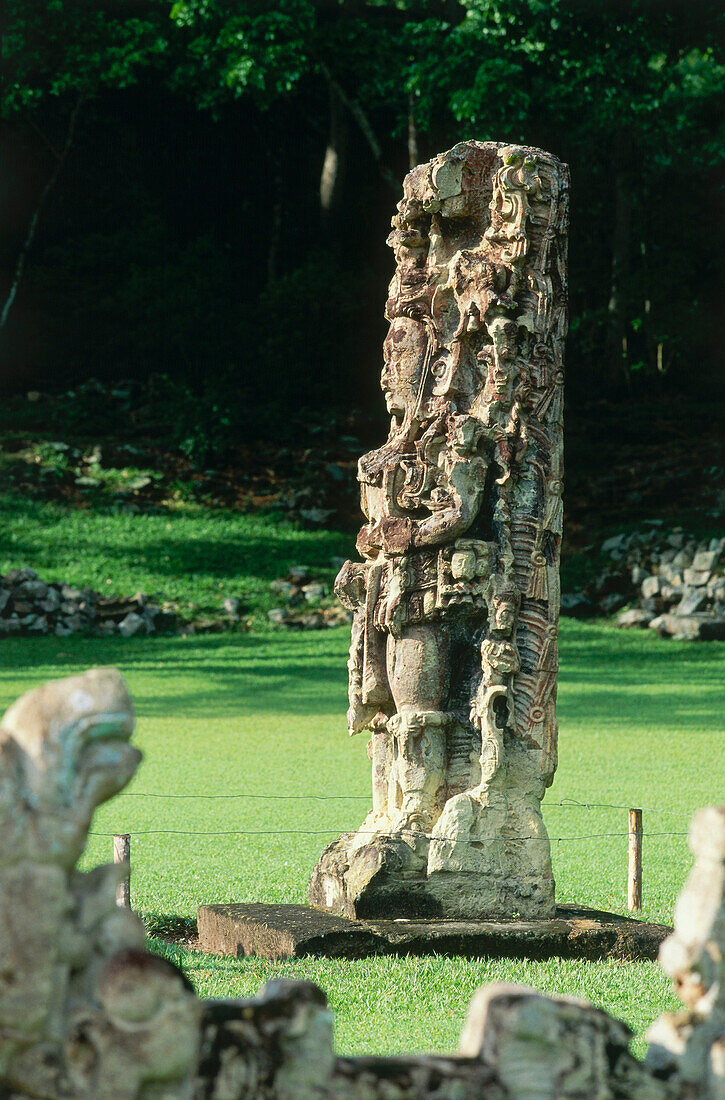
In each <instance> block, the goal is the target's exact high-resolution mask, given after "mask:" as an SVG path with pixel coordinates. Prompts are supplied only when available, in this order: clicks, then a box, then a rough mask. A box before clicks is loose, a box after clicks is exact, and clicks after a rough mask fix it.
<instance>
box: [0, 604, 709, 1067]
mask: <svg viewBox="0 0 725 1100" xmlns="http://www.w3.org/2000/svg"><path fill="white" fill-rule="evenodd" d="M346 647H347V631H346V630H344V629H337V630H333V631H327V632H320V633H308V634H286V633H265V634H246V635H243V634H236V635H215V636H205V637H191V638H145V639H139V640H130V641H125V640H122V639H117V638H114V639H104V640H97V639H56V638H43V639H21V640H12V641H7V640H5V641H2V642H0V667H1V668H2V673H1V674H0V676H1V680H0V703H1V704H2V706H3V707H5V706H6V705H8V704H9V703H10V702H11V701H12V700H13V699H14V698H15V697H16V696H17V695H18V694H19V693H21V692H22V691H25V690H27V689H28V688H30V687H32V686H34V685H35V684H38V683H40V682H42V681H43V680H45V679H47V678H50V677H56V676H62V675H68V674H70V673H73V672H77V671H80V670H82V669H84V668H87V667H89V666H91V665H108V664H113V665H116V666H117V667H119V668H120V669H121V670H122V672H123V674H124V676H125V677H126V679H127V682H128V685H129V687H130V689H131V691H132V693H133V695H134V698H135V700H136V705H137V710H138V731H137V735H136V742H137V744H138V745H139V746H140V747H141V748H142V749H143V751H144V754H145V762H144V764H143V765H142V767H141V769H140V772H139V774H138V776H137V778H136V779H135V780H134V782H133V784H132V786H131V787H130V789H129V791H128V792H126V793H124V794H122V795H120V796H118V797H117V798H116V799H114V800H113V801H112V802H111V803H109V804H108V805H107V806H105V807H103V808H102V809H101V810H100V811H99V813H98V814H97V817H96V820H95V823H94V831H96V832H97V833H99V834H110V833H113V832H129V833H131V835H132V845H133V847H132V861H133V879H132V901H133V905H134V907H135V908H136V909H138V910H139V911H141V912H142V913H144V914H145V915H147V916H148V917H149V918H150V919H151V921H152V922H153V923H154V924H156V925H158V923H159V921H160V920H162V919H167V918H173V917H179V916H181V917H191V916H193V915H194V914H195V912H196V907H197V905H199V904H200V903H204V902H214V901H252V900H254V901H270V902H279V901H286V902H304V901H305V900H306V883H307V879H308V877H309V874H310V871H311V869H312V867H313V865H314V862H315V860H316V858H317V856H318V854H319V852H320V851H321V849H322V848H323V846H324V845H325V844H326V843H327V842H328V840H330V839H332V838H333V837H334V836H336V835H337V834H338V833H339V832H341V831H343V830H347V829H350V828H353V827H355V826H356V825H357V824H358V823H359V822H360V821H361V820H362V818H363V816H364V814H365V812H366V810H367V805H368V789H369V764H368V760H367V756H366V751H365V738H364V736H362V737H358V738H355V739H353V740H350V739H349V738H348V737H347V735H346V732H345V722H344V713H345V706H346V699H345V693H346V669H345V656H346ZM724 655H725V646H723V645H722V644H719V643H695V644H688V643H677V642H666V641H662V640H660V639H658V638H653V637H651V636H650V635H649V633H647V632H643V633H625V632H620V631H617V630H615V629H613V628H611V627H608V626H606V625H601V624H592V625H590V624H581V623H575V622H572V621H571V620H564V622H563V629H562V662H561V663H562V671H561V677H560V684H561V686H560V707H559V715H560V727H561V729H560V763H559V771H558V773H557V778H556V782H555V784H554V787H553V788H552V790H551V791H550V792H549V794H548V796H547V802H546V818H547V824H548V827H549V830H550V834H551V837H552V848H553V858H554V866H555V873H556V879H557V892H558V898H559V900H560V901H561V902H572V903H573V902H576V903H580V904H586V905H590V906H594V907H597V908H605V909H610V910H614V911H618V912H624V911H625V909H626V862H627V839H626V831H627V807H628V806H642V807H644V808H645V809H644V825H645V833H646V836H645V841H644V897H645V909H644V914H643V915H644V916H645V917H647V918H649V919H653V920H659V921H667V922H669V921H670V919H671V914H672V907H673V903H674V900H675V898H676V896H677V892H678V890H679V888H680V887H681V885H682V883H683V882H684V879H685V876H686V874H687V871H688V869H689V866H690V864H691V859H690V856H689V853H688V849H687V846H686V840H685V836H684V835H683V834H684V833H685V831H686V829H687V824H688V819H689V816H690V815H691V813H692V812H693V811H694V810H696V809H697V808H698V807H700V806H702V805H705V804H706V803H712V802H717V801H723V794H724V792H723V775H724V774H725V739H724V738H723V721H722V717H723V712H724V711H725V707H724V706H723V704H724V702H725V687H724V686H723V656H724ZM609 807H612V808H609ZM189 834H193V835H189ZM110 851H111V841H110V837H109V836H108V835H95V836H92V837H91V838H90V842H89V846H88V850H87V855H86V865H93V864H95V863H98V862H102V861H106V860H107V859H108V858H109V856H110ZM155 942H156V944H157V946H158V949H159V950H165V951H166V952H167V953H169V954H171V955H172V956H173V957H174V958H175V959H176V960H177V961H178V962H179V963H180V964H181V965H182V966H183V967H184V969H185V970H186V972H187V973H188V975H189V977H190V978H191V980H192V981H193V982H194V984H195V985H196V987H197V988H198V990H199V992H200V994H202V995H203V996H213V997H242V996H249V995H251V994H253V993H254V992H256V990H257V989H258V988H259V986H260V985H261V984H262V982H263V981H265V980H266V979H267V978H269V977H272V976H282V975H285V976H297V977H305V978H310V979H312V980H314V981H316V982H317V983H318V984H319V985H321V986H322V987H323V988H324V989H325V990H326V992H327V994H328V996H329V998H330V1000H331V1003H332V1005H333V1007H334V1009H335V1012H336V1016H337V1041H338V1047H339V1049H340V1050H341V1051H343V1052H353V1051H359V1052H362V1051H373V1052H394V1051H398V1052H401V1051H404V1050H426V1049H431V1050H433V1049H435V1050H449V1049H452V1048H454V1047H455V1044H456V1041H457V1037H458V1034H459V1032H460V1028H461V1025H462V1022H463V1018H464V1015H465V1011H466V1007H467V1004H468V1002H469V1000H470V997H471V994H472V993H473V991H474V989H475V988H476V987H477V986H478V985H480V984H482V983H485V982H488V981H492V980H509V981H517V982H525V983H527V984H529V985H533V986H535V987H537V988H540V989H542V990H545V991H548V992H557V993H568V994H572V995H579V996H584V997H587V998H588V999H590V1000H591V1001H593V1002H594V1003H596V1004H598V1005H601V1006H602V1007H604V1008H606V1009H608V1010H609V1011H611V1012H613V1013H614V1014H616V1015H618V1016H620V1017H621V1018H623V1019H625V1020H627V1021H628V1022H629V1024H630V1025H631V1026H632V1027H633V1028H634V1029H635V1031H636V1032H640V1033H641V1031H642V1030H643V1029H644V1028H645V1027H646V1026H647V1024H648V1023H650V1022H651V1020H652V1019H653V1018H654V1017H655V1016H657V1015H658V1014H659V1013H660V1012H661V1011H662V1010H663V1009H665V1008H672V1007H675V1006H676V1004H677V1002H676V1000H675V999H674V997H673V996H672V995H671V994H670V992H669V987H668V982H667V980H666V979H665V978H664V976H663V975H662V973H661V971H660V970H659V968H658V966H657V965H656V964H654V963H608V962H601V963H594V964H592V963H583V962H573V961H561V960H553V961H549V962H542V963H535V962H526V961H508V960H495V959H456V958H437V957H424V958H401V959H390V958H376V959H368V960H363V961H355V962H352V961H345V960H338V961H329V960H300V961H297V962H290V963H276V964H271V963H265V962H262V961H260V960H255V959H251V960H231V959H222V960H217V959H213V958H210V957H205V956H201V955H198V954H193V953H187V952H183V951H181V950H179V949H166V948H164V947H163V946H161V945H160V941H155ZM637 1046H638V1048H639V1049H641V1040H640V1042H639V1043H638V1044H637Z"/></svg>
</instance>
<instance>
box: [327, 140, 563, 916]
mask: <svg viewBox="0 0 725 1100" xmlns="http://www.w3.org/2000/svg"><path fill="white" fill-rule="evenodd" d="M568 190H569V175H568V169H567V167H566V165H564V164H562V163H561V162H560V161H558V160H557V159H556V157H553V156H551V154H549V153H545V152H543V151H542V150H540V149H532V148H528V147H524V146H516V145H505V144H502V143H496V142H483V143H482V142H477V141H467V142H463V143H462V144H460V145H457V146H456V147H455V148H454V149H451V150H450V151H449V152H447V153H443V154H441V155H440V156H438V157H436V158H435V159H434V160H432V161H430V162H429V163H428V164H423V165H420V166H419V167H417V168H415V169H413V171H412V172H410V174H409V175H408V176H407V177H406V179H405V184H404V198H403V199H402V201H401V202H400V203H399V204H398V212H397V214H396V216H395V217H394V218H393V223H392V224H393V232H392V233H391V235H390V238H389V240H388V243H389V244H390V245H391V247H392V248H393V251H394V253H395V260H396V270H395V275H394V277H393V281H392V283H391V285H390V291H389V297H388V302H387V305H386V311H385V315H386V317H387V319H388V320H389V321H390V329H389V331H388V335H387V337H386V339H385V344H384V349H383V358H384V366H383V373H382V378H381V382H382V388H383V392H384V394H385V400H386V404H387V407H388V411H389V412H390V415H391V425H390V434H389V436H388V439H387V441H386V442H385V443H384V444H383V446H382V447H380V448H379V449H378V450H376V451H372V452H370V454H366V455H364V456H363V457H362V458H361V459H360V463H359V473H358V477H359V480H360V486H361V497H362V508H363V511H364V513H365V516H366V518H367V523H366V524H365V526H364V527H363V528H362V530H361V531H360V534H359V536H358V541H357V545H358V550H359V551H360V553H361V555H362V558H363V561H362V563H355V562H347V563H346V565H345V566H344V567H343V569H342V571H341V573H340V575H339V577H338V578H337V582H336V591H337V593H338V595H339V596H340V598H341V600H342V602H343V603H344V604H345V606H346V607H348V608H349V609H350V610H352V611H353V612H354V621H353V627H352V643H351V648H350V662H349V669H350V709H349V712H348V724H349V730H350V733H351V734H355V733H358V732H359V731H361V730H364V729H368V730H370V731H371V734H372V736H371V741H370V749H369V751H370V756H371V759H372V772H373V808H372V810H371V812H370V813H369V814H368V816H367V818H366V819H365V821H364V822H363V824H362V826H361V827H360V829H359V831H358V832H357V833H353V834H347V835H345V836H342V837H340V839H339V840H338V841H336V842H335V843H334V844H332V845H330V846H329V848H327V849H326V850H325V852H324V853H323V855H322V857H321V858H320V861H319V863H318V865H317V867H316V869H315V872H314V874H313V876H312V880H311V883H310V901H311V903H312V904H313V905H317V906H319V907H321V908H325V909H329V910H330V911H331V912H334V913H337V914H341V915H344V916H348V917H362V918H368V917H383V916H396V917H406V916H407V917H439V918H440V917H444V918H473V919H487V918H489V919H490V918H511V917H513V916H519V917H521V918H523V919H529V918H532V917H553V915H554V911H555V905H554V879H553V876H552V871H551V858H550V849H549V840H548V837H547V835H546V829H545V828H544V823H543V820H542V817H541V810H540V806H541V800H542V798H543V795H544V791H545V789H546V787H548V786H549V784H550V783H551V781H552V778H553V775H554V770H555V768H556V741H557V727H556V714H555V698H556V675H557V667H558V665H557V630H558V617H559V596H560V593H559V548H560V543H561V532H562V498H561V494H562V476H563V468H562V407H563V399H562V386H563V369H562V368H563V344H564V336H565V333H566V328H567V284H566V243H567V237H566V234H567V218H568Z"/></svg>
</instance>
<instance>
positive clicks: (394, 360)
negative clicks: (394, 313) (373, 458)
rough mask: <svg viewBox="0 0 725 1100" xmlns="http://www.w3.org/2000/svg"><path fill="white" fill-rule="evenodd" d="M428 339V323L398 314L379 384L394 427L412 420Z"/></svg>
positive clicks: (384, 346)
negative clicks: (426, 325) (426, 326)
mask: <svg viewBox="0 0 725 1100" xmlns="http://www.w3.org/2000/svg"><path fill="white" fill-rule="evenodd" d="M427 347H428V338H427V335H426V329H425V325H423V324H422V323H421V322H420V321H414V320H413V319H412V318H410V317H396V318H395V320H394V321H393V322H392V324H391V326H390V329H389V331H388V335H387V336H386V337H385V342H384V344H383V370H382V374H381V376H380V385H381V386H382V389H383V394H384V396H385V404H386V406H387V409H388V412H389V413H390V415H391V417H392V419H393V427H398V426H400V424H401V423H402V422H403V421H404V420H410V419H412V417H413V415H414V413H415V410H416V406H417V404H418V398H419V396H420V386H421V382H422V379H423V368H424V365H425V356H426V350H427Z"/></svg>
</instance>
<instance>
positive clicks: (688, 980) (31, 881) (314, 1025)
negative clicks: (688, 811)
mask: <svg viewBox="0 0 725 1100" xmlns="http://www.w3.org/2000/svg"><path fill="white" fill-rule="evenodd" d="M132 728H133V708H132V705H131V700H130V698H129V696H128V693H127V691H126V689H125V687H124V685H123V682H122V680H121V677H120V676H119V674H118V673H117V672H116V671H115V670H113V669H94V670H92V671H91V672H87V673H85V675H82V676H74V677H70V678H69V679H66V680H59V681H55V682H52V683H49V684H45V685H44V686H42V687H40V688H37V689H35V690H34V691H31V692H29V693H28V694H27V695H24V696H23V697H22V698H21V699H19V700H18V701H17V702H16V703H15V704H14V705H13V706H12V707H11V708H10V709H9V710H8V711H7V713H6V714H5V716H4V718H3V720H2V723H1V724H0V920H1V922H2V929H3V935H2V937H0V1096H2V1098H3V1100H21V1098H22V1100H26V1098H34V1100H483V1098H486V1100H583V1098H587V1100H590V1098H594V1097H601V1098H602V1100H604V1098H605V1097H607V1098H611V1100H723V1097H725V981H724V979H725V807H720V808H718V809H716V808H711V809H707V810H703V811H701V812H700V813H699V814H698V815H697V816H696V817H695V818H694V820H693V823H692V828H691V831H690V844H691V847H692V850H693V852H694V855H695V865H694V868H693V870H692V873H691V875H690V877H689V879H688V881H687V883H686V885H685V888H684V890H683V891H682V894H681V895H680V899H679V901H678V903H677V907H676V910H675V930H674V933H673V935H672V936H670V938H669V939H668V940H666V941H665V943H664V945H663V947H662V950H661V955H660V958H661V963H662V965H663V967H664V969H665V970H666V972H667V973H668V974H669V975H670V976H671V977H672V979H673V981H674V982H675V985H676V988H677V991H678V993H679V995H680V997H681V998H682V1000H683V1002H684V1008H683V1010H682V1011H681V1012H679V1013H672V1014H666V1015H664V1016H662V1017H661V1018H660V1019H659V1020H658V1021H657V1022H656V1023H655V1024H654V1025H653V1027H652V1028H651V1029H650V1032H649V1038H650V1044H651V1045H650V1049H649V1054H648V1056H647V1060H646V1062H644V1063H642V1062H639V1061H637V1060H636V1059H635V1058H633V1057H632V1055H631V1054H630V1053H629V1049H628V1046H629V1040H630V1032H629V1030H628V1028H627V1027H626V1026H625V1025H624V1024H623V1023H621V1022H620V1021H618V1020H614V1019H612V1018H611V1017H609V1016H608V1015H607V1014H606V1013H604V1012H602V1011H600V1010H599V1009H596V1008H593V1007H592V1006H590V1005H587V1004H586V1003H585V1002H582V1001H578V1000H574V999H571V998H566V997H545V996H543V995H542V994H540V993H537V992H536V991H535V990H532V989H527V988H525V987H518V986H500V985H494V986H489V987H484V988H482V989H480V990H479V991H478V992H477V993H476V994H475V996H474V998H473V1001H472V1003H471V1007H470V1009H469V1013H468V1018H467V1020H466V1023H465V1027H464V1029H463V1033H462V1036H461V1041H460V1045H459V1051H458V1053H457V1054H455V1055H450V1056H444V1055H431V1056H428V1057H425V1056H422V1057H412V1056H411V1057H407V1056H401V1057H397V1058H377V1057H359V1058H356V1057H338V1056H337V1055H336V1054H335V1053H334V1047H333V1020H332V1014H331V1013H330V1011H329V1009H328V1007H327V1004H326V1000H325V995H324V993H323V992H322V991H321V990H320V989H318V988H317V987H316V986H314V985H312V984H311V983H308V982H298V981H276V982H271V983H269V984H268V985H267V987H266V988H265V989H264V990H263V992H262V993H261V995H260V996H259V997H257V998H254V999H252V1000H246V1001H219V1002H214V1001H212V1002H202V1001H200V1000H199V999H198V998H197V997H196V995H195V993H194V991H193V989H192V988H191V986H190V985H189V983H188V982H187V980H186V979H185V977H184V976H183V975H182V974H181V972H180V971H178V970H177V969H176V968H175V967H174V966H173V965H172V964H171V963H168V962H166V961H165V960H163V959H160V958H158V957H156V956H154V955H152V954H150V953H149V952H148V951H147V950H146V947H145V937H144V929H143V926H142V924H141V921H140V920H139V919H138V918H136V917H135V916H134V915H133V914H132V913H131V912H130V911H128V910H126V909H122V908H118V907H117V906H116V900H115V895H116V887H117V884H118V882H119V880H120V879H121V878H122V877H124V876H125V874H126V872H127V868H126V867H124V866H123V865H110V866H105V867H97V868H95V869H94V870H92V871H90V872H88V873H84V872H79V871H78V870H77V869H76V863H77V861H78V859H79V857H80V855H81V853H82V852H83V848H84V845H85V842H86V837H87V832H88V828H89V826H90V824H91V819H92V816H93V812H94V810H95V808H96V806H97V805H99V804H100V803H101V802H103V801H104V800H106V799H108V798H110V797H112V796H113V795H114V794H116V793H118V791H120V790H121V789H122V788H123V787H124V786H125V785H126V783H128V781H129V780H130V779H131V777H132V776H133V774H134V772H135V770H136V768H137V766H138V763H139V760H140V754H139V753H138V751H137V750H136V749H134V748H132V747H131V745H130V744H129V739H130V736H131V732H132Z"/></svg>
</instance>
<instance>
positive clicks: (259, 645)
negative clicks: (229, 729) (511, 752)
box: [0, 622, 725, 731]
mask: <svg viewBox="0 0 725 1100" xmlns="http://www.w3.org/2000/svg"><path fill="white" fill-rule="evenodd" d="M347 639H348V632H347V629H346V628H344V627H342V628H338V629H335V630H331V631H319V632H309V633H304V634H288V633H282V632H272V633H269V634H221V635H207V636H201V637H200V636H195V637H191V638H174V637H169V638H143V639H130V640H126V639H122V638H108V639H105V638H104V639H97V638H67V639H58V638H39V639H31V638H28V639H25V638H23V639H14V640H12V641H9V640H3V641H2V642H0V684H2V683H7V684H9V683H10V682H11V681H25V682H27V683H28V686H31V684H32V683H39V682H41V681H42V680H44V679H48V678H50V677H55V676H63V675H70V674H71V673H73V672H77V671H80V670H81V669H84V668H87V667H90V666H92V665H105V664H112V665H116V666H117V667H118V668H119V669H120V670H121V671H122V673H123V674H124V675H125V676H126V677H127V679H128V681H129V684H130V686H131V690H132V692H133V694H134V697H135V699H136V702H137V705H138V709H139V713H140V714H142V715H153V716H163V715H168V716H173V715H184V716H189V717H199V716H205V717H212V718H216V717H224V716H227V717H229V716H233V715H234V714H238V715H240V716H242V715H249V714H251V713H255V712H258V713H260V714H264V713H277V714H281V713H288V714H295V715H315V714H319V715H332V714H339V715H340V716H341V718H342V716H343V715H344V712H345V709H346V700H345V694H346V680H347V675H346V669H345V656H346V648H347ZM724 655H725V644H723V643H717V642H708V643H687V642H683V643H677V642H668V641H664V640H661V639H658V638H652V637H651V636H649V635H647V634H645V633H643V634H637V635H633V634H625V633H623V632H620V631H616V630H613V629H611V628H608V627H602V626H592V625H589V624H582V623H575V624H572V623H571V622H569V623H565V624H564V625H563V638H562V660H561V674H560V707H559V711H560V718H561V721H562V722H563V723H566V722H588V723H591V725H592V729H593V730H594V729H595V726H596V723H598V722H601V723H604V724H606V723H607V722H609V721H612V722H614V721H616V722H618V723H621V722H622V720H623V718H624V719H625V720H626V722H627V724H628V725H629V726H630V727H631V728H632V729H633V730H634V729H638V730H645V729H653V728H654V729H656V728H660V729H662V730H663V731H664V730H668V729H672V728H673V727H676V728H677V729H679V730H683V731H684V730H693V731H695V730H696V731H700V730H702V729H703V727H706V728H709V729H710V730H713V731H714V730H716V729H718V728H720V723H719V720H718V715H719V714H721V713H722V710H723V703H724V702H725V699H724V698H723V696H724V695H725V688H724V687H723V678H722V658H723V656H724ZM28 669H32V670H33V671H32V673H28Z"/></svg>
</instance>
